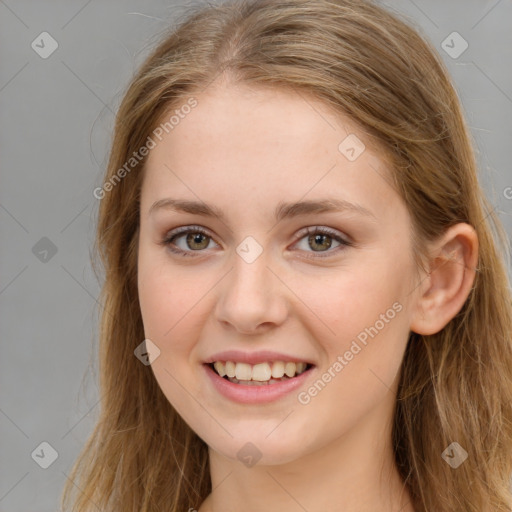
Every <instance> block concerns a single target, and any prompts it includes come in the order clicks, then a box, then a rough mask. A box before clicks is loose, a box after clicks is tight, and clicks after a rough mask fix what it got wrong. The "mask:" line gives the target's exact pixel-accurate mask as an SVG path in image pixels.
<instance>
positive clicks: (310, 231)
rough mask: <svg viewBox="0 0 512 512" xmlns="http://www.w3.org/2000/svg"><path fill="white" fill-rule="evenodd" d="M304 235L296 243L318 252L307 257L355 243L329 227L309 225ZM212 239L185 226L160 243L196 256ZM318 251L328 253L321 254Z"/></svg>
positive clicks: (193, 227) (201, 230)
mask: <svg viewBox="0 0 512 512" xmlns="http://www.w3.org/2000/svg"><path fill="white" fill-rule="evenodd" d="M302 235H303V236H301V237H300V238H299V240H298V241H297V242H296V243H295V244H294V245H299V242H302V240H305V241H306V247H309V248H312V249H313V251H308V250H307V249H302V250H304V252H313V253H317V254H315V255H308V256H306V257H307V258H325V257H327V256H332V255H333V254H335V253H338V252H340V251H341V250H344V248H346V247H351V246H352V245H353V244H352V242H350V241H348V240H345V239H344V238H343V237H341V236H340V235H339V233H338V232H337V231H334V230H332V229H329V228H320V227H308V228H306V229H305V230H303V231H302ZM180 239H183V243H182V246H181V247H179V245H178V244H177V243H176V241H177V240H180ZM332 240H335V241H336V242H337V243H338V246H335V248H334V250H329V249H331V247H332ZM211 241H213V238H212V237H211V236H210V235H209V234H208V232H207V231H206V230H205V229H204V228H202V227H201V226H184V227H181V228H177V229H175V230H173V231H171V232H170V233H168V234H167V235H166V237H165V238H164V239H163V240H162V241H161V242H160V243H161V245H164V246H167V247H168V248H169V250H170V251H171V252H173V253H174V254H178V255H179V256H196V254H194V253H198V252H202V250H203V249H207V248H208V246H209V245H210V242H211ZM318 253H327V254H325V255H324V254H322V255H320V254H318Z"/></svg>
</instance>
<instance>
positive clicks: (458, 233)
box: [410, 223, 478, 335]
mask: <svg viewBox="0 0 512 512" xmlns="http://www.w3.org/2000/svg"><path fill="white" fill-rule="evenodd" d="M430 254H431V258H430V270H429V273H428V275H427V276H426V277H425V278H424V282H423V283H421V285H420V286H419V287H418V290H419V291H418V294H417V296H416V297H417V298H416V304H415V311H414V313H413V316H412V318H411V326H410V329H411V331H413V332H415V333H417V334H425V335H430V334H435V333H437V332H439V331H441V330H442V329H443V328H444V327H445V326H446V325H447V324H448V322H449V321H450V320H451V319H452V318H454V317H455V316H456V315H457V313H458V312H459V311H460V310H461V309H462V307H463V305H464V303H465V302H466V299H467V298H468V296H469V293H470V292H471V288H472V286H473V283H474V280H475V275H476V271H477V264H478V236H477V234H476V231H475V229H474V228H473V227H472V226H470V225H469V224H465V223H460V224H456V225H455V226H452V227H451V228H449V229H448V230H447V231H446V233H445V234H444V235H443V236H442V237H441V238H440V239H439V240H438V241H436V242H435V243H433V244H432V245H431V248H430Z"/></svg>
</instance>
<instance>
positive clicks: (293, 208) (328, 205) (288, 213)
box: [148, 198, 377, 224]
mask: <svg viewBox="0 0 512 512" xmlns="http://www.w3.org/2000/svg"><path fill="white" fill-rule="evenodd" d="M160 209H165V210H174V211H177V212H184V213H190V214H193V215H203V216H205V217H213V218H216V219H218V220H220V221H222V222H223V223H225V224H227V221H226V216H225V215H224V212H223V211H222V210H220V209H219V208H217V207H216V206H213V205H209V204H207V203H204V202H200V201H189V200H183V199H172V198H165V199H160V200H158V201H156V202H154V203H153V204H152V205H151V208H150V209H149V212H148V215H152V214H153V213H154V212H155V211H157V210H160ZM344 211H349V212H354V213H358V214H360V215H363V216H365V217H370V218H372V219H373V220H375V221H376V220H377V217H376V216H375V214H373V213H372V212H371V211H370V210H368V209H366V208H364V207H363V206H361V205H359V204H355V203H350V202H349V201H346V200H344V199H339V198H327V199H320V200H316V201H300V202H295V203H285V202H280V203H278V205H277V207H276V209H275V210H274V218H275V219H276V221H278V222H279V221H281V220H283V219H289V218H293V217H298V216H300V215H307V214H311V213H339V212H344Z"/></svg>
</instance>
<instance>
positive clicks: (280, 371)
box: [272, 361, 284, 379]
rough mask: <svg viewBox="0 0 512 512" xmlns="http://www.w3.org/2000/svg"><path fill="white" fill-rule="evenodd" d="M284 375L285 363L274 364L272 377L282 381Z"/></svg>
mask: <svg viewBox="0 0 512 512" xmlns="http://www.w3.org/2000/svg"><path fill="white" fill-rule="evenodd" d="M283 375H284V363H283V361H276V362H275V363H273V364H272V377H274V379H280V378H281V377H282V376H283Z"/></svg>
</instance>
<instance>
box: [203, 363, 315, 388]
mask: <svg viewBox="0 0 512 512" xmlns="http://www.w3.org/2000/svg"><path fill="white" fill-rule="evenodd" d="M205 365H206V366H208V367H209V368H211V370H212V371H213V372H215V373H216V374H217V375H218V376H219V377H222V378H223V379H225V380H228V381H229V382H231V383H232V384H240V385H242V386H270V385H275V384H279V383H281V382H284V381H287V380H293V379H295V378H297V377H298V376H299V375H301V374H303V373H305V372H309V371H310V370H311V369H312V368H314V365H313V364H311V363H306V362H302V361H301V362H292V361H286V362H285V361H269V362H263V363H258V364H254V365H252V364H248V363H242V362H236V361H215V362H213V363H205Z"/></svg>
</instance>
